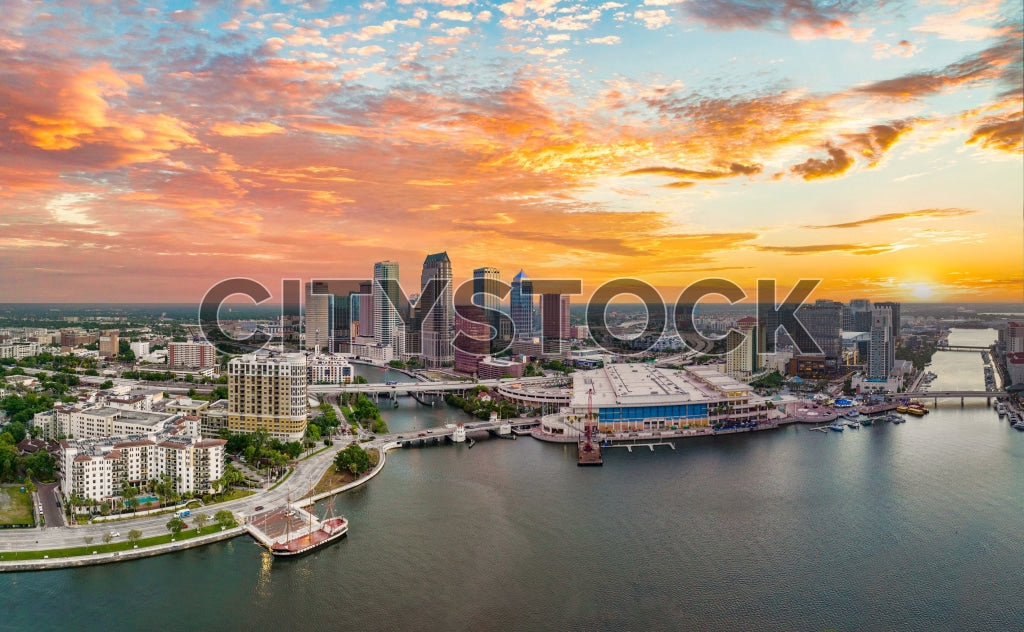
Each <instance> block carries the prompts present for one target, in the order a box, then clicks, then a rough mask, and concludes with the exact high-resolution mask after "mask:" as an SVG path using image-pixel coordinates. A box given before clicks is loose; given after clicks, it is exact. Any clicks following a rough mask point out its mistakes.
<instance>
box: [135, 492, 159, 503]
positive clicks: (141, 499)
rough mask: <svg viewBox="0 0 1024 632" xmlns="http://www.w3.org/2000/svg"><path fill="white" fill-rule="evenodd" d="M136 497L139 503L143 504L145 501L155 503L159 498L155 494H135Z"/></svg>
mask: <svg viewBox="0 0 1024 632" xmlns="http://www.w3.org/2000/svg"><path fill="white" fill-rule="evenodd" d="M136 498H138V499H139V504H140V505H145V504H146V503H155V502H156V501H158V500H160V499H159V498H158V497H157V496H153V495H152V494H150V495H147V496H136Z"/></svg>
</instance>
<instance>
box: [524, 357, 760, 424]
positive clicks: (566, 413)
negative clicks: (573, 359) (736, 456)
mask: <svg viewBox="0 0 1024 632" xmlns="http://www.w3.org/2000/svg"><path fill="white" fill-rule="evenodd" d="M572 377H573V388H572V399H571V401H570V403H569V406H568V407H567V408H564V409H563V410H562V411H561V412H559V413H558V414H557V415H553V416H548V417H545V418H544V420H543V425H544V426H545V430H554V431H555V433H556V434H563V433H564V432H565V426H566V425H567V424H568V425H569V426H572V427H573V428H576V429H578V427H579V426H580V423H579V422H580V421H581V420H582V419H583V418H584V417H585V416H586V414H587V410H588V409H590V410H591V411H592V412H593V414H594V415H595V416H596V421H597V424H598V431H599V432H603V433H629V432H650V431H659V430H670V429H678V428H682V427H684V426H698V427H701V426H707V427H719V428H729V427H735V426H739V425H741V424H754V423H757V424H768V423H771V422H770V421H769V406H768V400H767V399H766V398H764V397H761V396H760V395H757V394H756V393H754V390H753V389H752V388H751V387H750V385H749V384H745V383H743V382H740V381H738V380H735V379H733V378H731V377H729V376H727V375H725V374H723V373H720V372H719V371H716V370H715V369H713V368H710V367H697V366H695V367H686V368H684V369H662V368H656V367H654V366H651V365H649V364H608V365H605V366H604V368H601V369H595V370H592V371H577V372H575V373H573V374H572ZM558 426H561V431H559V429H558Z"/></svg>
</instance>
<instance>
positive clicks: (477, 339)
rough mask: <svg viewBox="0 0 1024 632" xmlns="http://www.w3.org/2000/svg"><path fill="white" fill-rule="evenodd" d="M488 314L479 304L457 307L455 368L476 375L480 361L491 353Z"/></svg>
mask: <svg viewBox="0 0 1024 632" xmlns="http://www.w3.org/2000/svg"><path fill="white" fill-rule="evenodd" d="M487 317H488V314H487V313H486V312H485V311H484V308H483V307H480V306H479V305H459V306H457V307H456V309H455V339H454V340H455V351H454V354H453V355H454V358H455V370H456V371H458V372H460V373H467V374H469V375H476V373H477V368H478V366H479V364H480V362H481V361H482V360H483V359H484V358H486V357H487V356H488V355H490V353H491V343H490V331H491V328H490V326H489V325H488V318H487Z"/></svg>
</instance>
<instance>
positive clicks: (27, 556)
mask: <svg viewBox="0 0 1024 632" xmlns="http://www.w3.org/2000/svg"><path fill="white" fill-rule="evenodd" d="M190 526H191V525H190ZM218 531H220V525H218V524H211V525H207V526H205V527H203V529H202V531H196V529H195V527H192V528H190V529H188V530H186V531H182V532H181V533H179V534H178V535H176V536H174V541H175V542H184V541H185V540H191V539H192V538H195V537H197V536H199V535H209V534H211V533H216V532H218ZM118 540H119V541H117V542H113V541H112V542H110V544H104V543H103V540H102V539H101V538H96V539H95V540H94V541H93V543H92V544H86V545H84V546H75V547H71V548H67V549H50V550H47V551H13V552H12V551H8V552H5V553H0V560H41V559H43V558H44V557H50V558H55V557H77V556H80V555H92V552H93V551H96V552H97V553H113V552H114V551H130V550H132V543H131V542H129V541H128V540H127V539H126V538H125V537H123V536H122V537H121V538H118ZM83 541H84V540H83ZM170 541H171V534H170V533H168V534H167V535H158V536H153V537H152V538H145V539H142V540H139V541H138V543H137V544H138V545H139V548H140V549H141V548H144V547H147V546H153V545H155V544H167V543H169V542H170Z"/></svg>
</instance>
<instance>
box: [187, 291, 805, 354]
mask: <svg viewBox="0 0 1024 632" xmlns="http://www.w3.org/2000/svg"><path fill="white" fill-rule="evenodd" d="M820 282H821V279H800V280H799V281H798V282H797V283H796V285H794V286H793V288H792V290H791V291H790V293H789V295H788V296H786V298H785V299H784V300H783V301H782V302H781V303H776V300H775V292H776V281H775V280H774V279H758V281H757V297H756V303H755V307H756V318H757V323H758V325H759V326H760V327H763V328H764V329H763V331H764V332H765V335H767V336H768V339H769V340H772V341H774V339H775V337H776V336H777V335H778V329H779V328H781V329H782V330H783V331H784V332H785V333H786V334H787V335H788V336H789V337H790V338H791V339H792V341H793V344H794V345H795V347H796V349H797V351H798V352H799V353H801V354H821V347H820V346H819V345H818V343H817V342H816V341H815V340H814V337H813V336H812V335H811V334H810V332H808V330H807V328H806V327H805V326H804V324H803V323H802V322H800V319H799V317H798V315H797V312H798V311H799V309H800V308H801V307H802V306H803V305H804V303H805V301H806V300H807V298H808V297H809V296H810V294H811V292H812V291H813V290H814V288H816V287H817V286H818V285H819V284H820ZM302 287H303V286H302V281H301V280H300V279H282V280H281V308H280V318H279V321H278V323H276V324H275V325H273V326H271V327H269V328H266V329H255V330H253V331H250V332H248V333H247V335H245V336H243V337H239V338H236V337H233V336H232V335H230V334H229V333H228V332H227V331H225V329H224V327H223V321H224V320H226V319H225V318H223V314H222V313H221V308H222V307H223V306H225V305H226V304H228V299H230V298H232V297H238V296H244V297H247V298H249V299H250V300H251V301H252V304H254V305H260V304H263V303H265V302H267V301H269V300H271V299H272V298H274V296H273V294H272V293H271V291H270V290H269V289H268V288H267V287H266V286H265V285H263V284H262V283H260V282H259V281H256V280H254V279H251V278H247V277H237V278H231V279H225V280H223V281H220V282H218V283H216V284H214V285H213V286H212V287H211V288H210V289H209V290H208V291H207V292H206V294H205V295H204V297H203V299H202V301H201V303H200V305H199V312H198V318H199V329H200V331H201V332H202V335H203V336H204V337H205V339H206V341H207V342H209V343H211V344H212V345H214V347H216V348H217V350H218V351H220V352H221V353H226V354H238V353H251V352H255V351H259V350H264V349H268V350H269V349H273V350H279V351H285V352H292V351H298V350H300V349H301V348H302V346H303V329H304V327H303V321H302V314H303V313H304V308H306V307H308V304H309V301H310V300H311V296H314V295H319V294H327V295H329V296H332V297H334V298H335V299H336V300H340V301H341V306H342V307H341V314H342V318H341V320H340V321H338V320H335V321H333V322H334V323H335V331H338V332H342V336H349V337H350V338H351V339H354V337H353V336H352V332H354V331H357V328H360V327H361V330H362V331H363V332H365V331H367V330H368V329H370V328H371V326H372V330H373V340H374V341H375V342H376V343H377V344H380V345H388V346H392V347H393V348H394V349H395V350H396V351H400V352H401V353H402V354H407V355H414V354H418V353H420V351H421V349H422V342H423V340H424V331H430V327H432V326H434V327H436V324H437V323H439V322H440V323H443V326H444V327H451V330H450V331H449V332H448V337H449V338H450V343H449V344H450V345H451V346H452V348H453V349H454V350H458V351H460V352H461V353H467V354H473V355H478V356H479V355H501V354H504V353H506V352H509V351H510V350H512V348H513V343H514V341H517V340H530V341H534V342H540V343H541V344H540V348H539V350H538V351H539V354H540V355H541V356H546V357H554V356H558V355H561V351H562V349H561V346H560V345H559V344H555V343H557V342H558V341H559V339H560V338H563V337H564V336H565V332H564V331H562V330H561V327H559V326H558V320H556V319H543V321H542V326H541V328H540V330H539V332H537V333H539V334H540V335H539V336H536V337H535V336H534V333H535V329H534V327H533V322H532V306H533V297H534V296H540V297H541V303H542V310H543V309H544V306H545V305H546V306H548V307H547V309H554V308H555V306H558V308H559V309H561V306H562V305H564V302H563V298H564V297H568V296H578V295H580V294H582V288H583V280H582V279H531V280H524V281H523V282H522V284H521V288H520V292H521V294H522V295H524V296H529V297H530V298H529V302H530V306H531V312H530V320H529V322H528V323H523V322H516V319H514V318H512V317H511V316H510V314H509V312H508V311H505V310H502V309H500V308H498V307H495V306H496V305H499V304H500V302H501V301H504V300H505V299H507V298H509V297H510V294H512V286H511V285H509V284H508V283H505V282H504V281H501V280H498V279H486V280H485V282H483V283H480V282H479V280H477V282H474V280H472V279H470V280H466V281H464V282H463V283H461V284H459V285H458V286H457V287H456V288H454V291H452V287H451V283H450V282H449V281H447V280H442V279H428V280H427V281H426V282H425V283H424V286H423V290H422V291H421V293H420V294H419V296H418V297H417V299H416V300H415V301H410V300H409V296H408V295H407V294H406V293H405V291H404V290H403V289H402V287H401V285H400V284H399V282H398V280H397V279H365V278H343V279H315V280H312V281H310V282H308V283H306V291H305V293H303V291H302ZM623 296H632V297H634V298H635V299H639V303H640V304H641V305H642V306H643V307H644V317H645V321H644V326H643V329H642V330H641V331H640V333H639V334H637V333H636V332H635V330H634V331H631V332H630V333H629V334H628V335H627V334H622V333H621V332H619V333H616V332H615V331H613V327H611V326H610V325H609V323H608V315H609V310H610V309H611V308H613V307H614V302H613V301H614V300H615V299H617V298H619V297H623ZM711 296H720V297H722V298H725V299H726V300H727V301H728V303H729V304H730V305H736V304H738V303H741V302H742V301H743V300H744V299H746V298H747V294H746V293H745V292H744V291H743V289H742V288H741V287H740V286H739V285H737V284H736V283H734V282H733V281H730V280H728V279H722V278H706V279H700V280H698V281H695V282H693V283H691V284H690V285H689V286H687V287H686V288H685V289H684V290H683V291H682V292H681V293H680V295H679V296H678V298H677V299H676V300H675V301H674V302H672V303H670V302H667V301H666V300H665V298H664V296H663V295H662V294H661V293H660V292H659V291H658V290H657V288H655V287H654V286H652V285H650V284H649V283H647V282H645V281H642V280H640V279H634V278H620V279H613V280H610V281H607V282H605V283H603V284H602V285H600V286H599V287H598V288H597V289H596V290H594V292H593V294H592V295H591V296H590V299H589V300H588V301H587V304H586V309H585V320H584V322H585V323H586V325H587V328H588V329H589V331H590V337H591V338H592V340H593V341H594V343H595V344H596V345H597V348H598V350H600V351H603V352H605V353H609V354H612V355H616V356H640V355H645V354H647V353H649V352H650V351H651V349H652V348H653V347H654V346H655V345H656V344H657V342H658V340H659V339H660V338H661V337H663V336H665V335H671V334H672V333H673V331H672V330H674V333H675V334H676V335H678V336H679V338H680V341H681V343H682V345H683V346H684V347H685V348H686V349H689V350H692V351H700V352H703V353H705V354H707V355H717V356H724V355H726V354H728V353H730V352H732V351H733V350H735V349H736V348H737V347H738V346H739V345H741V344H743V341H744V339H745V336H746V334H745V333H744V332H742V331H740V330H738V329H735V328H734V329H730V330H729V332H727V333H726V334H723V335H718V336H713V335H706V334H705V333H703V332H701V331H700V330H699V329H698V327H697V325H696V321H697V318H696V315H697V309H698V306H699V305H700V304H701V301H702V300H705V299H707V298H708V297H711ZM488 297H491V298H493V300H488ZM303 298H305V300H303ZM446 304H447V305H448V307H449V309H450V310H451V311H450V312H449V314H450V315H451V316H452V318H451V319H443V318H441V319H437V318H434V319H433V320H431V319H432V318H433V317H434V316H435V315H436V314H439V313H441V312H439V311H438V310H443V309H444V308H443V306H444V305H446ZM357 306H359V308H358V310H357ZM669 307H671V308H672V309H671V310H670V309H669ZM670 312H671V313H670ZM367 318H371V319H372V320H373V323H372V324H371V323H362V322H359V321H360V320H361V319H367ZM455 318H458V319H461V321H464V323H469V324H472V325H476V326H478V327H477V329H478V330H481V329H482V330H483V331H486V332H487V335H486V337H481V336H480V335H479V334H478V335H476V336H474V335H470V334H467V333H466V332H465V331H463V330H462V329H463V327H455V326H454V322H455V321H454V319H455ZM565 319H566V320H567V317H566V318H565ZM449 321H451V324H449ZM670 322H671V326H670ZM355 323H358V325H357V327H355V328H354V327H353V324H355ZM428 323H431V324H430V325H428ZM305 334H306V338H307V339H308V337H309V336H310V334H311V332H310V331H308V329H307V330H306V331H305ZM317 334H318V335H319V334H320V332H317ZM729 334H733V335H729ZM325 339H327V340H330V341H332V342H334V343H337V342H339V341H338V339H337V338H336V337H335V333H334V331H332V332H329V333H328V335H327V336H325ZM481 342H485V343H487V346H486V349H487V352H486V353H483V352H481V351H480V343H481ZM307 346H308V345H307ZM335 346H342V345H337V344H335ZM533 348H534V349H537V347H536V345H534V347H533ZM330 350H332V351H333V350H334V349H330Z"/></svg>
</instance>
